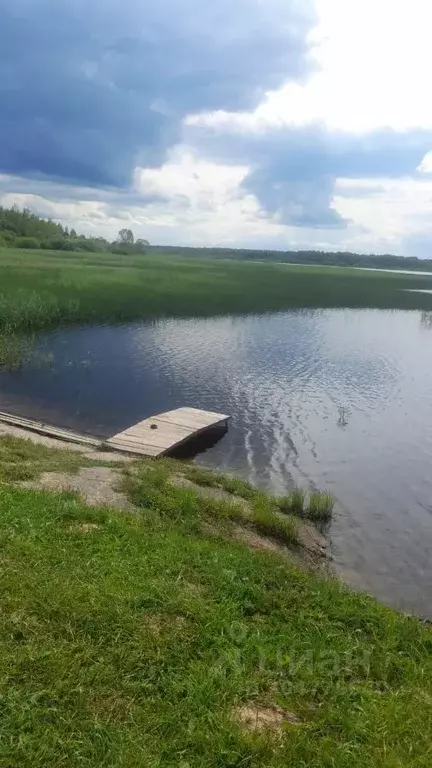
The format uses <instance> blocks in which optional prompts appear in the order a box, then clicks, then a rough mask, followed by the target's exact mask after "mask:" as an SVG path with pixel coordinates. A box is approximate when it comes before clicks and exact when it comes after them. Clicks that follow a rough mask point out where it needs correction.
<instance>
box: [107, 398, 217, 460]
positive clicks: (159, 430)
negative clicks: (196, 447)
mask: <svg viewBox="0 0 432 768" xmlns="http://www.w3.org/2000/svg"><path fill="white" fill-rule="evenodd" d="M228 420H229V416H227V415H225V414H223V413H213V412H212V411H200V410H198V409H197V408H177V409H176V410H175V411H167V412H166V413H160V414H159V415H158V416H152V417H151V418H150V419H145V421H141V422H139V424H134V425H133V426H132V427H129V429H125V430H124V432H119V433H118V434H117V435H114V437H110V438H109V439H108V440H107V441H106V443H105V444H106V445H109V446H110V448H113V449H114V450H116V451H125V452H126V453H133V454H138V455H140V456H153V457H156V456H163V455H164V454H166V453H169V452H170V451H173V450H174V449H175V448H178V447H179V446H180V445H182V444H183V443H185V442H186V441H187V440H190V439H191V438H193V437H196V436H197V435H201V434H202V433H203V432H206V431H207V430H209V429H213V428H215V427H223V426H226V425H227V424H228Z"/></svg>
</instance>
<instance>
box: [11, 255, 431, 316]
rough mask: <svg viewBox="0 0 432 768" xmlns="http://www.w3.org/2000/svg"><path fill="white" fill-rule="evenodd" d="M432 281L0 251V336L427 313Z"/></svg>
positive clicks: (165, 259)
mask: <svg viewBox="0 0 432 768" xmlns="http://www.w3.org/2000/svg"><path fill="white" fill-rule="evenodd" d="M431 287H432V278H431V277H427V276H421V275H400V274H388V273H384V272H362V271H358V270H354V269H347V268H340V269H339V268H332V267H328V268H326V267H296V266H288V265H281V264H254V263H250V262H247V263H244V262H233V261H211V260H209V259H207V260H202V261H199V260H198V259H186V258H184V257H183V258H177V259H176V258H173V257H172V256H170V257H167V256H164V255H163V254H159V255H158V256H157V257H154V256H147V255H143V256H115V255H113V254H76V253H65V252H62V253H55V252H38V251H33V252H31V251H29V252H23V251H13V250H7V249H1V250H0V328H1V329H4V328H6V327H7V328H9V330H10V331H14V330H28V329H30V330H34V329H39V328H45V327H50V326H51V327H52V326H57V325H60V324H70V323H77V322H81V323H84V322H105V321H107V322H121V321H125V320H134V319H140V318H156V317H164V316H170V315H171V316H193V315H197V316H205V315H214V314H223V313H248V312H265V311H276V310H282V309H286V308H295V309H301V308H314V309H317V308H325V307H382V308H400V309H410V308H411V309H412V308H419V309H425V310H427V309H430V308H432V298H431V296H428V295H425V294H417V293H409V292H406V291H404V290H402V289H403V288H431Z"/></svg>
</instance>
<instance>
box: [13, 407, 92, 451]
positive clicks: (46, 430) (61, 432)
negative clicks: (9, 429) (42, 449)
mask: <svg viewBox="0 0 432 768" xmlns="http://www.w3.org/2000/svg"><path fill="white" fill-rule="evenodd" d="M0 422H3V423H5V424H10V425H11V426H13V427H19V428H20V429H27V430H29V431H30V432H37V433H38V434H40V435H46V436H47V437H55V438H56V439H57V440H65V441H66V442H69V443H79V444H80V445H90V446H92V447H95V446H99V445H100V443H101V441H100V440H98V439H97V438H96V437H89V436H88V435H80V434H78V433H77V432H72V431H71V430H69V429H62V428H60V427H54V426H52V425H50V424H45V423H44V422H42V421H33V420H32V419H26V418H23V417H21V416H14V415H12V414H10V413H3V412H2V411H0Z"/></svg>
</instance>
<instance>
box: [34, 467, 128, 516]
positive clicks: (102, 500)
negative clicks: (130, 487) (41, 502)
mask: <svg viewBox="0 0 432 768" xmlns="http://www.w3.org/2000/svg"><path fill="white" fill-rule="evenodd" d="M120 479H121V475H120V474H119V473H118V472H117V471H116V470H115V469H114V468H113V467H83V468H82V469H80V470H79V472H78V473H77V474H76V475H68V474H66V473H63V472H44V473H43V474H42V475H41V477H40V478H39V479H37V480H30V481H27V482H25V483H21V485H22V487H24V488H30V489H32V490H43V491H56V492H61V491H74V492H75V493H78V494H79V495H80V496H81V498H82V499H83V501H84V502H85V503H86V504H88V505H89V506H90V507H111V508H113V509H122V510H124V511H126V512H134V511H135V507H134V505H133V504H131V502H130V501H129V499H128V498H127V496H126V495H125V494H124V493H121V492H120V491H118V490H117V486H118V484H119V482H120Z"/></svg>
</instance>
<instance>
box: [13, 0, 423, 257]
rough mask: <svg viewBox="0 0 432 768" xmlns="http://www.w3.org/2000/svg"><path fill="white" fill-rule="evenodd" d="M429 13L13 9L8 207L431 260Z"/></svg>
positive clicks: (357, 1) (46, 4)
mask: <svg viewBox="0 0 432 768" xmlns="http://www.w3.org/2000/svg"><path fill="white" fill-rule="evenodd" d="M431 29H432V4H431V3H430V0H343V2H342V0H236V2H232V0H218V2H217V3H214V2H213V1H211V0H158V2H157V3H154V2H150V0H92V2H88V0H14V2H13V3H11V2H10V0H0V73H1V76H0V98H1V101H0V103H1V111H0V204H2V205H12V204H15V203H16V204H18V205H19V206H24V205H25V206H28V207H30V208H31V209H32V210H34V211H35V212H36V213H39V214H40V215H43V216H50V217H51V218H53V219H55V220H59V221H61V222H62V223H63V224H66V225H68V226H69V227H74V228H75V229H77V230H78V231H80V232H84V233H86V234H88V235H95V236H99V235H102V236H104V237H108V238H109V239H114V238H115V236H116V234H117V231H118V230H119V229H120V228H122V227H125V226H127V227H130V228H132V229H133V231H134V233H135V235H136V236H137V237H143V238H145V239H147V240H149V241H150V242H151V243H154V244H162V245H163V244H170V245H176V244H178V245H193V246H201V245H202V246H229V247H247V248H270V249H273V248H275V249H283V250H291V249H320V250H321V249H322V250H350V251H356V252H365V253H370V252H374V253H395V254H400V255H407V256H418V257H420V258H422V257H427V256H432V102H431V100H430V98H429V89H430V84H429V79H430V72H431V71H432V46H431V34H432V33H431Z"/></svg>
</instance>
